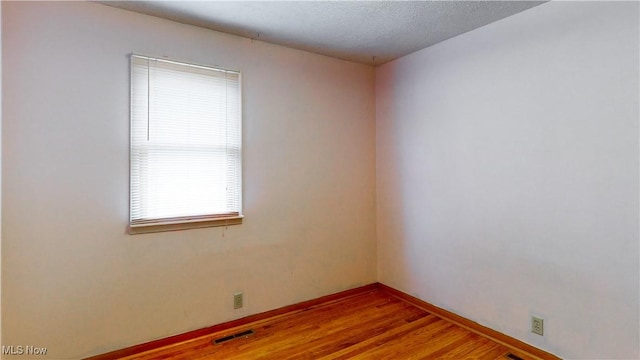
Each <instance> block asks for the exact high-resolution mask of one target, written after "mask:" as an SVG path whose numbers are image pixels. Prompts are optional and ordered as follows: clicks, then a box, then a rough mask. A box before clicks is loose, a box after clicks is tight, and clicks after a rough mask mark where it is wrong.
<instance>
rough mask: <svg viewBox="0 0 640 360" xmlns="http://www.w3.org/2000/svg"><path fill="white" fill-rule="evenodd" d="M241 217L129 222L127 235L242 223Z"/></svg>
mask: <svg viewBox="0 0 640 360" xmlns="http://www.w3.org/2000/svg"><path fill="white" fill-rule="evenodd" d="M243 218H244V216H242V215H237V216H229V217H218V218H203V219H192V220H184V219H176V220H174V221H171V220H168V221H158V222H152V223H145V224H131V225H129V235H136V234H147V233H154V232H164V231H178V230H189V229H201V228H207V227H215V226H231V225H240V224H242V219H243Z"/></svg>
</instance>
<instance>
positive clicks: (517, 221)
mask: <svg viewBox="0 0 640 360" xmlns="http://www.w3.org/2000/svg"><path fill="white" fill-rule="evenodd" d="M638 26H639V21H638V3H636V2H627V3H611V2H555V1H554V2H551V3H546V4H544V5H541V6H538V7H535V8H533V9H531V10H527V11H525V12H522V13H520V14H517V15H515V16H513V17H509V18H507V19H504V20H501V21H498V22H496V23H493V24H490V25H488V26H485V27H483V28H480V29H478V30H475V31H472V32H470V33H466V34H463V35H461V36H458V37H456V38H453V39H451V40H449V41H445V42H443V43H440V44H438V45H436V46H433V47H431V48H427V49H424V50H421V51H418V52H416V53H414V54H411V55H409V56H406V57H404V58H401V59H399V60H396V61H394V62H392V63H388V64H386V65H384V66H382V67H379V68H378V69H377V70H376V126H377V127H376V133H377V167H378V175H377V176H378V177H377V186H378V199H377V203H378V213H377V217H378V242H379V243H378V272H379V274H378V276H379V280H380V282H382V283H385V284H388V285H390V286H392V287H395V288H398V289H400V290H403V291H406V292H408V293H411V294H414V295H416V296H418V297H419V298H421V299H423V300H426V301H428V302H430V303H433V304H435V305H438V306H441V307H443V308H446V309H449V310H451V311H453V312H455V313H458V314H460V315H463V316H465V317H467V318H470V319H472V320H475V321H477V322H479V323H481V324H484V325H487V326H489V327H491V328H493V329H496V330H498V331H501V332H503V333H505V334H508V335H511V336H513V337H515V338H518V339H521V340H523V341H525V342H527V343H530V344H533V345H535V346H537V347H540V348H542V349H545V350H548V351H550V352H552V353H555V354H558V355H561V356H563V357H566V358H581V359H584V358H589V359H605V358H606V359H614V358H627V359H637V358H639V357H640V353H639V350H638V348H639V346H638V345H639V344H638V339H639V324H638V319H639V315H640V314H639V312H638V304H639V302H640V299H639V295H638V291H639V275H638V274H639V249H638V226H639V221H638V216H639V211H638V209H639V204H638V196H639V194H638V185H639V177H638V161H639V155H638V150H639V149H638V118H639V111H638V99H639V92H638V89H639V83H638V77H639V71H638V66H639V58H638V53H639V48H638V46H639V45H638V44H639V35H638V34H639V31H638V30H639V29H638ZM531 315H538V316H542V317H543V318H544V320H545V335H544V337H540V336H537V335H534V334H531V333H530V332H529V329H530V316H531Z"/></svg>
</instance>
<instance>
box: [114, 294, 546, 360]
mask: <svg viewBox="0 0 640 360" xmlns="http://www.w3.org/2000/svg"><path fill="white" fill-rule="evenodd" d="M247 330H253V332H254V333H253V334H252V335H249V336H239V337H235V338H233V339H232V340H229V341H225V342H221V343H218V344H215V343H214V340H215V339H220V338H224V337H228V336H230V335H233V334H236V333H239V332H243V331H247ZM509 353H511V354H515V355H516V356H517V357H516V358H515V359H518V358H521V359H537V358H536V357H533V356H531V355H528V354H525V353H522V352H519V351H518V350H515V349H509V348H508V347H507V346H505V345H502V344H499V343H497V342H494V341H492V340H489V339H487V338H485V337H483V336H481V335H478V334H476V333H474V332H472V331H469V330H467V329H465V328H463V327H460V326H458V325H456V324H454V323H452V322H450V321H447V320H444V319H442V318H439V317H437V316H435V315H433V314H431V313H429V312H427V311H426V310H423V309H421V308H419V307H417V306H415V305H414V304H411V303H410V302H408V301H405V300H403V299H401V298H399V297H396V296H394V295H392V294H390V293H388V292H386V291H383V290H381V289H371V290H368V291H366V292H361V293H357V294H353V295H350V296H347V297H343V298H340V299H338V300H333V301H329V302H325V303H322V304H317V305H313V306H311V307H307V308H304V309H299V310H296V311H293V312H288V313H285V314H279V315H276V316H274V317H270V318H266V319H262V320H259V321H255V322H252V323H249V324H244V325H242V326H239V327H233V328H228V329H225V330H223V331H219V332H215V333H211V334H208V335H205V336H202V337H198V338H195V339H191V340H187V341H183V342H180V343H176V344H172V345H168V346H164V347H161V348H158V349H153V350H149V351H146V352H142V353H137V354H134V355H130V356H126V357H121V359H128V360H133V359H137V360H151V359H278V360H285V359H326V360H329V359H332V360H338V359H376V360H377V359H393V360H402V359H491V360H493V359H509V357H507V355H508V354H509ZM512 359H513V358H512Z"/></svg>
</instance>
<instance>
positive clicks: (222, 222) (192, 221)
mask: <svg viewBox="0 0 640 360" xmlns="http://www.w3.org/2000/svg"><path fill="white" fill-rule="evenodd" d="M134 57H137V58H145V59H149V60H160V61H164V62H167V63H176V64H181V65H189V66H192V67H196V68H197V67H200V68H205V69H213V70H218V71H222V72H232V73H236V74H237V76H238V86H239V89H240V90H239V91H240V93H239V94H240V95H239V96H240V97H239V121H240V125H239V126H240V137H241V140H240V144H242V73H241V72H240V71H238V70H231V69H226V68H222V67H220V66H218V65H202V64H198V63H194V62H190V61H182V60H175V59H172V58H168V57H156V56H148V55H143V54H140V53H131V54H130V59H133V58H134ZM129 64H130V66H131V68H130V74H131V75H130V82H131V84H130V91H131V99H130V101H131V104H130V108H131V109H132V106H133V103H132V101H133V66H132V61H130V62H129ZM129 121H130V124H132V121H133V118H132V117H130V119H129ZM130 126H131V125H130ZM130 131H131V130H130ZM130 134H132V133H130ZM130 136H132V135H130ZM132 141H133V138H131V139H130V145H129V152H131V150H132V149H133V148H132V146H133V142H132ZM129 156H130V157H129V159H130V160H131V153H130V155H129ZM239 156H240V175H239V176H240V179H239V181H240V195H239V196H240V211H242V202H243V201H242V199H243V196H242V195H243V194H242V189H243V185H242V184H243V183H244V181H243V176H242V174H243V171H242V167H243V166H242V164H243V161H242V158H243V156H242V146H241V147H240V153H239ZM129 171H130V172H131V165H130V166H129ZM129 187H130V188H131V173H129ZM130 191H131V190H130ZM129 198H130V199H131V193H130V195H129ZM130 201H131V200H130ZM129 211H130V212H131V205H130V206H129ZM243 219H244V215H243V214H242V212H229V213H217V214H203V215H197V216H182V217H180V216H178V217H169V218H157V219H149V220H132V219H131V215H130V216H129V225H128V227H127V232H128V234H130V235H136V234H146V233H155V232H166V231H179V230H189V229H200V228H208V227H220V226H232V225H240V224H242V222H243Z"/></svg>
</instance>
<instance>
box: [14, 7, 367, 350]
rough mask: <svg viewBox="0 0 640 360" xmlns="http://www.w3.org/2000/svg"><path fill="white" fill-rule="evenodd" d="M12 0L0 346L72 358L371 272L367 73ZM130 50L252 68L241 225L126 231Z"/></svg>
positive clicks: (253, 45) (139, 18)
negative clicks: (239, 294) (240, 303)
mask: <svg viewBox="0 0 640 360" xmlns="http://www.w3.org/2000/svg"><path fill="white" fill-rule="evenodd" d="M2 6H3V22H4V34H3V35H4V43H3V45H2V46H3V53H4V56H5V58H4V60H5V61H4V63H3V65H4V78H3V86H4V87H5V89H11V91H10V92H5V93H4V95H3V96H4V97H3V101H4V108H3V115H4V123H3V128H2V140H3V157H2V162H3V166H4V168H5V169H8V171H5V172H3V174H2V183H3V184H2V186H3V194H4V195H5V196H4V197H3V199H2V210H3V218H2V235H3V244H2V246H3V249H2V257H3V259H2V276H3V281H2V305H3V307H2V320H3V323H2V326H3V328H2V330H3V331H2V332H3V336H4V339H3V340H4V341H3V344H5V345H9V344H14V345H27V344H29V345H35V346H42V347H47V348H48V349H49V353H48V358H52V359H77V358H79V357H83V356H89V355H92V354H97V353H103V352H106V351H110V350H114V349H119V348H123V347H126V346H130V345H133V344H138V343H141V342H146V341H149V340H152V339H156V338H162V337H166V336H168V335H172V334H177V333H182V332H185V331H189V330H193V329H198V328H202V327H205V326H209V325H212V324H216V323H220V322H223V321H227V320H231V319H234V318H239V317H242V316H246V315H249V314H253V313H258V312H262V311H266V310H270V309H274V308H278V307H281V306H285V305H289V304H293V303H297V302H300V301H303V300H307V299H312V298H317V297H319V296H322V295H326V294H330V293H334V292H338V291H341V290H345V289H348V288H353V287H357V286H360V285H365V284H368V283H372V282H375V281H376V266H375V264H376V243H375V241H376V238H375V236H376V234H375V211H376V208H375V142H374V141H375V135H374V134H375V132H374V126H375V122H374V116H375V106H374V93H373V89H374V70H373V68H371V67H369V66H365V65H358V64H354V63H349V62H345V61H341V60H336V59H331V58H328V57H323V56H319V55H315V54H311V53H307V52H302V51H296V50H291V49H286V48H282V47H278V46H273V45H268V44H265V43H261V42H257V41H251V40H248V39H242V38H238V37H234V36H228V35H224V34H220V33H215V32H212V31H209V30H204V29H200V28H196V27H191V26H187V25H182V24H178V23H174V22H170V21H166V20H161V19H157V18H153V17H148V16H144V15H139V14H135V13H131V12H127V11H123V10H119V9H114V8H111V7H108V6H105V5H101V4H96V3H85V2H81V3H77V2H67V3H24V2H22V3H16V2H3V4H2ZM131 52H139V53H143V54H150V55H157V56H165V55H166V56H170V57H172V58H176V59H184V60H190V61H194V62H197V63H203V64H211V65H220V66H222V67H227V68H232V69H239V70H241V71H242V73H243V82H244V84H243V85H244V88H243V89H244V94H243V96H244V103H243V114H244V145H245V151H244V209H245V216H246V218H245V223H244V224H243V225H241V226H235V227H229V228H228V229H224V228H210V229H199V230H190V231H182V232H171V233H161V234H147V235H136V236H129V235H126V234H125V229H126V225H127V221H128V186H129V185H128V182H129V181H128V159H129V158H128V146H129V106H128V105H129V74H128V67H129V66H128V54H129V53H131ZM236 291H243V292H244V294H245V307H244V308H243V309H241V310H236V311H234V310H233V309H232V307H233V306H232V305H233V302H232V294H233V293H234V292H236Z"/></svg>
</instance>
